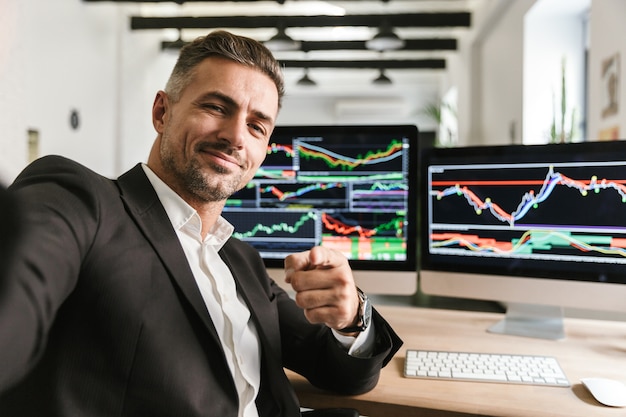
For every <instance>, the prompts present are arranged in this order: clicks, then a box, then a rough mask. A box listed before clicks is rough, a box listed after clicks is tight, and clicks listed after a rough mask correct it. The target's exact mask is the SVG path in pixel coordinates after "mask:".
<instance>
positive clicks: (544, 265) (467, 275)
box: [420, 141, 626, 311]
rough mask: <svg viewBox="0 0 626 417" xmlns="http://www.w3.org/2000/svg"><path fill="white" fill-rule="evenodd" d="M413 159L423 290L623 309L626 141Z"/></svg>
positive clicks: (439, 152)
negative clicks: (418, 178)
mask: <svg viewBox="0 0 626 417" xmlns="http://www.w3.org/2000/svg"><path fill="white" fill-rule="evenodd" d="M421 162H422V170H421V173H422V179H423V181H422V184H421V186H422V188H421V190H422V192H421V202H422V203H423V207H422V209H421V220H422V221H421V232H420V237H421V246H420V255H421V257H420V261H421V273H420V280H421V285H422V288H423V289H424V292H426V293H431V294H432V293H434V294H439V295H452V296H459V297H467V298H482V299H492V300H497V301H510V302H512V303H520V304H527V305H542V306H552V305H553V306H558V307H563V306H566V307H577V308H583V309H587V308H588V309H594V310H595V309H611V310H617V311H625V310H626V303H625V302H624V300H625V299H626V285H625V284H626V142H623V141H616V142H584V143H570V144H558V145H556V144H555V145H529V146H524V145H515V146H479V147H469V148H456V149H452V148H447V149H430V150H425V151H424V152H423V154H422V161H421ZM524 278H532V279H530V280H528V279H524ZM618 294H621V298H619V297H618ZM592 295H596V296H597V297H601V298H599V299H594V298H593V297H592Z"/></svg>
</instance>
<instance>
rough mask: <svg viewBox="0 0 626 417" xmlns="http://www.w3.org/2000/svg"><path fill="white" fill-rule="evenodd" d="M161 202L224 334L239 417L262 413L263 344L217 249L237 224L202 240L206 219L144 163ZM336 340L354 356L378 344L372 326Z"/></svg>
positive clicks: (220, 226)
mask: <svg viewBox="0 0 626 417" xmlns="http://www.w3.org/2000/svg"><path fill="white" fill-rule="evenodd" d="M143 169H144V172H145V173H146V175H147V177H148V179H149V180H150V182H151V183H152V186H153V187H154V189H155V191H156V193H157V195H158V197H159V200H160V201H161V204H163V207H164V208H165V211H166V212H167V215H168V217H169V219H170V221H171V223H172V226H173V227H174V230H175V231H176V234H177V236H178V239H179V240H180V243H181V245H182V247H183V250H184V252H185V255H186V256H187V260H188V262H189V266H190V268H191V271H192V272H193V275H194V278H195V280H196V283H197V285H198V288H199V290H200V293H201V294H202V298H203V299H204V302H205V304H206V306H207V310H208V312H209V315H210V316H211V320H212V321H213V323H214V325H215V329H216V330H217V334H218V335H219V338H220V341H221V343H222V347H223V349H224V353H225V355H226V360H227V362H228V366H229V368H230V370H231V372H232V375H233V380H234V382H235V386H236V388H237V394H238V397H239V414H238V415H239V417H258V412H257V409H256V404H255V399H256V396H257V393H258V391H259V386H260V384H261V375H260V372H261V358H260V352H261V347H260V342H259V337H258V334H257V331H256V328H255V327H254V324H253V321H252V320H250V311H249V310H248V307H247V305H246V304H245V302H244V301H243V299H242V298H241V297H240V296H239V295H238V294H237V287H236V285H235V279H234V278H233V276H232V273H231V272H230V269H229V268H228V266H227V265H226V264H225V263H224V261H222V259H221V258H220V256H219V255H218V251H219V250H220V249H221V247H222V246H223V245H224V243H225V242H226V241H227V240H228V238H229V237H230V236H231V234H232V232H233V230H234V228H233V226H232V225H231V224H230V223H228V221H226V219H224V218H223V217H220V218H219V219H218V221H217V223H216V224H215V225H214V226H213V228H212V230H210V231H209V234H208V235H207V236H206V238H205V239H204V240H203V239H202V237H201V234H200V232H201V230H202V222H201V219H200V216H199V215H198V213H197V212H196V210H195V209H194V208H193V207H191V206H190V205H189V204H187V202H185V201H184V200H183V199H182V198H181V197H180V196H179V195H178V194H176V193H175V192H174V191H173V190H172V189H171V188H170V187H169V186H167V184H165V183H164V182H163V181H161V179H160V178H159V177H158V176H157V175H156V174H154V172H152V170H151V169H150V168H148V166H147V165H145V164H144V165H143ZM333 334H334V335H335V337H336V338H337V340H338V341H339V342H340V343H341V344H342V345H343V346H344V347H345V348H346V349H347V350H348V352H349V354H351V355H354V356H367V355H369V354H370V353H371V350H372V347H373V341H374V337H373V331H372V330H371V326H370V328H368V329H367V330H366V331H365V332H362V333H361V334H360V335H359V336H358V337H357V338H354V337H347V336H343V335H341V334H339V333H337V332H335V331H333Z"/></svg>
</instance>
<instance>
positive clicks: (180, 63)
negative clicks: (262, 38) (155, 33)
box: [165, 30, 285, 108]
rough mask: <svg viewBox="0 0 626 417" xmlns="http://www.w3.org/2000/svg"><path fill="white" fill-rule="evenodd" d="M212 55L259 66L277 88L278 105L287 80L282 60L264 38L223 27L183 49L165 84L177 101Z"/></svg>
mask: <svg viewBox="0 0 626 417" xmlns="http://www.w3.org/2000/svg"><path fill="white" fill-rule="evenodd" d="M211 56H219V57H222V58H226V59H230V60H231V61H235V62H238V63H240V64H242V65H246V66H248V67H252V68H256V69H258V70H259V71H261V72H262V73H263V74H266V75H267V76H268V77H270V79H271V80H272V81H274V84H275V85H276V90H277V91H278V108H280V106H281V103H282V98H283V96H284V94H285V84H284V80H283V73H282V70H281V67H280V64H279V63H278V61H277V60H276V58H274V56H273V55H272V53H271V52H270V50H269V49H267V48H266V47H265V46H264V45H263V44H262V43H261V42H258V41H256V40H254V39H251V38H247V37H244V36H238V35H235V34H232V33H230V32H227V31H224V30H216V31H214V32H211V33H209V34H208V35H206V36H200V37H198V38H196V39H195V40H194V41H192V42H191V43H188V44H187V45H185V46H184V47H183V48H182V49H181V50H180V55H179V56H178V60H177V61H176V65H175V66H174V69H173V70H172V74H171V75H170V78H169V80H168V81H167V84H166V86H165V92H167V94H168V95H169V96H170V97H171V99H172V100H174V101H178V100H179V98H180V95H181V94H182V92H183V90H184V89H185V87H187V85H189V83H190V82H191V78H192V77H193V74H194V69H195V68H196V66H197V65H198V64H199V63H200V62H202V61H203V60H205V59H206V58H209V57H211Z"/></svg>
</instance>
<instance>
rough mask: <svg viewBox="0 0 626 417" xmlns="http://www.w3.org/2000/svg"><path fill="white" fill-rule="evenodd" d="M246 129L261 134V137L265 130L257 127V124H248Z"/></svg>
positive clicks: (259, 126)
mask: <svg viewBox="0 0 626 417" xmlns="http://www.w3.org/2000/svg"><path fill="white" fill-rule="evenodd" d="M248 127H250V128H251V129H253V130H255V131H257V132H259V133H261V134H263V135H264V134H265V129H263V126H261V125H257V124H254V123H249V124H248Z"/></svg>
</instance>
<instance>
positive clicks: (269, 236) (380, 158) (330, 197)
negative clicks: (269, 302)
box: [223, 128, 415, 261]
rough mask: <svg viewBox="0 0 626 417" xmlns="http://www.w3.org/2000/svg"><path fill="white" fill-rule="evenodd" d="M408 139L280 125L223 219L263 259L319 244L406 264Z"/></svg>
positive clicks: (358, 257) (378, 132) (358, 256)
mask: <svg viewBox="0 0 626 417" xmlns="http://www.w3.org/2000/svg"><path fill="white" fill-rule="evenodd" d="M409 142H410V141H409V138H408V137H403V136H402V135H398V134H397V133H394V132H393V131H391V130H390V131H389V132H385V131H384V129H377V130H375V131H372V132H367V131H366V130H365V131H364V132H354V133H351V131H345V130H341V131H338V132H333V130H332V129H327V130H323V131H322V134H315V135H313V134H306V132H303V134H294V133H293V132H289V134H287V133H286V132H281V130H280V128H277V130H276V131H275V134H274V135H273V136H272V139H271V140H270V143H269V144H268V147H267V157H266V159H265V161H264V163H263V165H262V166H261V168H260V169H259V170H258V172H257V173H256V175H255V177H254V178H253V180H252V181H250V183H249V184H248V185H247V186H246V187H244V188H243V189H242V190H241V191H239V192H238V193H236V194H235V195H233V196H232V198H231V199H229V200H228V201H227V204H226V208H225V210H224V213H223V215H224V217H225V218H226V219H227V220H228V221H229V222H230V223H232V224H233V225H234V226H235V233H234V236H235V237H237V238H239V239H242V240H244V241H247V242H248V243H250V244H251V245H252V246H254V247H255V248H256V249H258V250H259V252H260V253H261V255H262V257H263V258H266V259H267V258H275V259H283V258H284V257H285V256H286V255H288V254H290V253H293V252H297V251H301V250H307V249H310V248H311V247H312V246H315V245H322V246H326V247H330V248H334V249H337V250H339V251H340V252H342V253H344V254H345V255H346V256H347V257H348V259H351V260H373V261H403V260H406V258H407V231H408V223H409V220H412V219H409V216H408V211H409V207H408V206H409V186H410V181H409V177H410V173H409V146H410V145H411V144H410V143H409ZM413 146H415V144H413Z"/></svg>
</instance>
